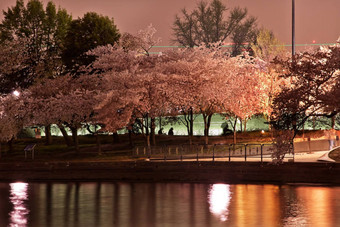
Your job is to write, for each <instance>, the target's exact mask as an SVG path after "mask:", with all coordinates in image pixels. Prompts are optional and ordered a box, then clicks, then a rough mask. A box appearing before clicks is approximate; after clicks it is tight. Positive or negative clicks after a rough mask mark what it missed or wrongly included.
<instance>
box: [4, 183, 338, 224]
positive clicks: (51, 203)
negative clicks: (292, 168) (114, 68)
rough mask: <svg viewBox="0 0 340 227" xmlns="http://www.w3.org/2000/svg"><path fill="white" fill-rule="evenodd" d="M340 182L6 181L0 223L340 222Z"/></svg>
mask: <svg viewBox="0 0 340 227" xmlns="http://www.w3.org/2000/svg"><path fill="white" fill-rule="evenodd" d="M339 194H340V187H304V186H289V185H283V186H279V185H242V184H239V185H228V184H213V185H209V184H175V183H156V184H155V183H150V184H149V183H96V182H93V183H91V182H88V183H66V184H63V183H32V184H31V183H30V184H27V183H13V184H7V183H0V210H1V211H2V212H0V226H13V227H14V226H18V227H23V226H34V227H40V226H69V227H75V226H101V227H106V226H107V227H111V226H127V227H129V226H131V227H135V226H138V227H143V226H145V227H153V226H162V227H167V226H169V227H171V226H190V227H191V226H195V227H200V226H202V227H203V226H212V227H217V226H226V225H227V226H238V227H242V226H244V227H248V226H326V227H327V226H329V227H331V226H340V216H339V215H337V213H338V212H337V211H339V210H340V197H339V196H338V195H339Z"/></svg>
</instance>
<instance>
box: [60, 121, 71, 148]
mask: <svg viewBox="0 0 340 227" xmlns="http://www.w3.org/2000/svg"><path fill="white" fill-rule="evenodd" d="M58 127H59V129H60V132H61V134H63V137H64V140H65V143H66V145H67V146H68V147H71V146H72V141H71V139H70V137H69V136H68V135H67V132H66V130H65V128H64V126H63V125H58Z"/></svg>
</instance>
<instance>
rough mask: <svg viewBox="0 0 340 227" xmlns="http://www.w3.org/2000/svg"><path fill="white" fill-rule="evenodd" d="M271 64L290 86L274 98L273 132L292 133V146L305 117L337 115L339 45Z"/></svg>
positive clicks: (339, 68)
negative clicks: (276, 130)
mask: <svg viewBox="0 0 340 227" xmlns="http://www.w3.org/2000/svg"><path fill="white" fill-rule="evenodd" d="M274 62H275V63H276V64H278V65H279V66H280V69H281V70H280V71H279V72H278V73H280V75H281V76H282V77H283V78H286V79H288V80H289V81H290V86H286V87H283V88H282V91H281V92H280V94H279V95H278V96H277V97H276V98H275V99H274V102H273V108H274V111H273V117H272V123H273V125H274V127H275V128H276V129H280V130H289V131H291V132H292V133H291V134H292V135H291V136H290V137H289V138H290V143H292V142H293V140H294V138H295V136H296V134H297V132H298V130H300V129H301V128H303V126H304V124H305V122H306V121H307V119H308V118H310V117H315V116H326V117H329V118H331V117H334V116H336V114H337V113H339V102H338V100H339V98H338V96H337V95H338V94H339V78H340V46H339V44H337V45H335V46H329V47H321V48H320V49H319V50H317V51H314V52H304V53H300V54H297V55H295V56H294V59H292V60H285V59H276V60H275V61H274ZM281 157H284V155H283V156H281Z"/></svg>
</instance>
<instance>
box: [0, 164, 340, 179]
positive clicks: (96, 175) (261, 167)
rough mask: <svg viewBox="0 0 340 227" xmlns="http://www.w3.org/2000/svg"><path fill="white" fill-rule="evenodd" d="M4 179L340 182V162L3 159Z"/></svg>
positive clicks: (0, 174) (1, 171)
mask: <svg viewBox="0 0 340 227" xmlns="http://www.w3.org/2000/svg"><path fill="white" fill-rule="evenodd" d="M0 180H1V181H128V182H196V183H222V182H223V183H268V184H286V183H302V184H333V185H340V163H284V164H281V165H273V164H271V163H266V162H264V163H259V162H203V161H202V162H189V161H188V162H154V161H151V162H147V161H137V162H134V161H124V162H23V163H1V164H0Z"/></svg>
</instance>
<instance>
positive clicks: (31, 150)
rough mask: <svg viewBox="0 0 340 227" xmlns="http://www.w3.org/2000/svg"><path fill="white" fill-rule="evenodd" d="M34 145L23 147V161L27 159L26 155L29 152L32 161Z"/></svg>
mask: <svg viewBox="0 0 340 227" xmlns="http://www.w3.org/2000/svg"><path fill="white" fill-rule="evenodd" d="M35 145H36V144H29V145H27V146H26V147H25V149H24V151H25V159H26V158H27V153H28V152H31V153H32V159H34V148H35Z"/></svg>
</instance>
